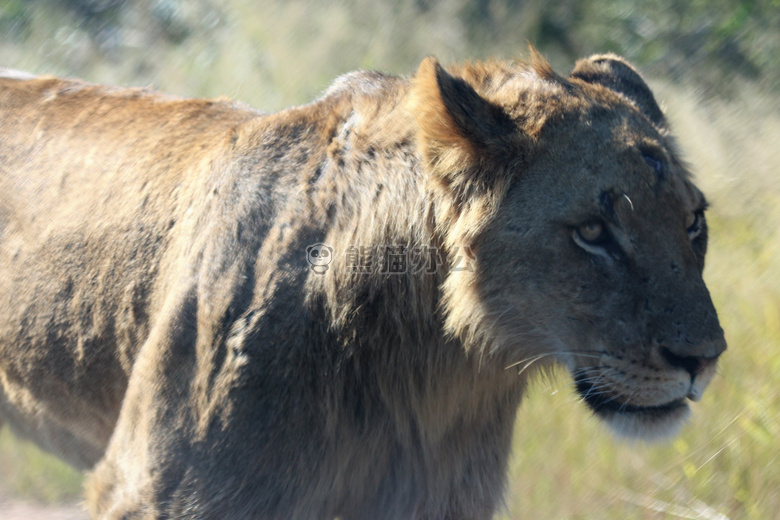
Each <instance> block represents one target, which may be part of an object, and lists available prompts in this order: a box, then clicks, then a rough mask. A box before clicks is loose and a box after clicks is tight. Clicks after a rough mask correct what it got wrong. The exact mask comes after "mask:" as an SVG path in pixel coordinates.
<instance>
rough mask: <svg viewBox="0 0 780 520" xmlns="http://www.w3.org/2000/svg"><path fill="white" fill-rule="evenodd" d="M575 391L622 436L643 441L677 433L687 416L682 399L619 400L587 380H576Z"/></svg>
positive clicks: (687, 409)
mask: <svg viewBox="0 0 780 520" xmlns="http://www.w3.org/2000/svg"><path fill="white" fill-rule="evenodd" d="M576 383H577V390H578V391H579V393H580V395H581V396H582V398H583V400H584V401H585V402H586V403H587V404H588V406H589V407H590V409H591V410H593V412H594V413H595V414H596V416H597V417H599V418H600V419H601V420H603V421H604V422H605V423H607V425H609V427H610V428H611V429H612V430H613V431H614V432H615V433H616V434H617V435H620V436H622V437H626V438H629V439H635V440H644V441H661V440H666V439H669V438H671V437H674V436H675V435H677V433H678V432H679V430H680V427H681V426H682V425H683V424H684V423H685V420H686V419H687V418H688V416H689V415H690V408H689V407H688V403H687V402H686V401H685V399H684V398H681V399H676V400H674V401H671V402H668V403H663V404H660V405H653V406H637V405H632V404H627V403H621V402H620V401H618V400H617V399H615V398H614V397H607V396H605V395H604V394H602V393H599V392H597V391H594V388H593V384H592V383H591V382H590V381H588V380H586V379H579V380H577V382H576Z"/></svg>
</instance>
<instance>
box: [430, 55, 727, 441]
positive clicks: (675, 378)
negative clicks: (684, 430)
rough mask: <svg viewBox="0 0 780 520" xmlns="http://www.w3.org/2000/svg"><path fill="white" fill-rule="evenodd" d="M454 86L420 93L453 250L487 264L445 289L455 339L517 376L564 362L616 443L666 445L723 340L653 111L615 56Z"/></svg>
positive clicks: (695, 218)
mask: <svg viewBox="0 0 780 520" xmlns="http://www.w3.org/2000/svg"><path fill="white" fill-rule="evenodd" d="M461 74H462V77H463V78H464V80H459V79H453V78H451V77H449V76H448V75H447V74H446V73H444V72H443V71H442V70H441V69H439V68H435V67H431V66H430V65H426V64H423V66H421V69H420V71H418V79H417V89H418V91H419V93H418V98H417V99H418V101H417V105H416V108H417V111H416V112H417V114H418V115H417V118H418V123H419V125H420V129H421V130H420V143H421V149H422V153H423V157H424V158H425V159H426V161H427V166H428V169H429V170H430V172H431V175H432V176H433V182H432V186H433V190H434V193H439V194H440V200H441V201H443V202H442V203H441V204H442V206H445V207H447V208H449V210H448V211H449V212H448V211H444V210H442V211H441V212H440V214H442V215H445V216H450V218H451V219H452V224H450V229H451V231H450V234H449V236H448V240H449V241H450V243H453V244H456V243H457V242H458V241H463V242H466V243H467V244H468V245H473V246H474V251H475V252H476V256H477V258H476V265H477V270H476V273H474V274H473V276H472V275H468V274H467V275H452V276H450V277H449V278H448V279H447V280H446V281H445V283H444V292H445V300H444V305H445V310H446V312H447V316H448V318H447V320H448V321H447V327H448V328H449V330H450V331H451V332H452V333H453V334H455V335H458V336H459V337H461V338H463V339H464V341H465V342H466V344H467V345H468V344H470V345H472V346H474V345H476V346H478V347H479V348H482V349H486V350H489V351H490V353H494V354H498V356H497V357H498V358H499V359H502V360H508V361H509V363H508V364H509V365H510V366H515V365H516V366H517V367H518V369H519V370H520V371H523V370H524V369H525V368H526V367H527V366H529V365H532V364H534V363H536V362H537V361H540V360H544V361H550V360H553V359H557V360H558V361H560V362H562V363H563V364H565V365H566V366H567V367H568V368H569V369H570V371H571V373H572V375H573V377H574V380H575V382H576V386H577V388H578V390H579V392H580V393H581V395H582V397H583V400H584V401H585V402H586V403H587V404H588V405H589V406H590V407H591V408H592V409H593V410H594V411H595V412H596V414H597V415H598V416H600V417H602V418H603V419H606V420H607V421H608V422H609V423H610V424H611V425H612V426H614V427H615V429H616V430H617V431H619V432H621V433H624V434H626V435H629V436H639V437H644V438H653V437H658V436H663V435H668V434H671V433H673V432H674V430H675V427H676V426H678V425H679V424H681V422H682V421H681V419H683V418H684V417H685V416H686V415H687V411H688V407H687V404H686V399H692V400H697V399H699V397H700V396H701V394H702V391H703V390H704V388H705V387H706V385H707V384H708V383H709V381H710V380H711V379H712V377H713V374H714V372H715V361H716V359H717V357H718V356H719V355H720V354H721V353H722V352H723V350H724V349H725V340H724V337H723V331H722V330H721V328H720V325H719V323H718V319H717V315H716V313H715V309H714V307H713V305H712V302H711V300H710V296H709V293H708V291H707V288H706V287H705V285H704V282H703V280H702V269H703V267H704V254H705V252H706V246H707V226H706V222H705V218H704V210H705V207H706V203H705V200H704V197H703V196H702V194H701V193H700V192H699V190H698V189H697V188H696V187H695V186H694V185H693V184H692V183H691V181H690V176H689V175H688V173H687V172H686V170H685V167H684V166H683V164H682V163H681V161H680V159H679V157H678V156H677V154H676V151H675V146H674V143H673V141H672V138H671V137H669V135H668V129H667V124H666V121H665V118H664V116H663V113H662V112H661V110H660V109H659V108H658V105H657V104H656V102H655V100H654V98H653V96H652V93H651V92H650V90H649V88H648V87H647V85H646V84H645V83H644V81H643V80H642V79H641V77H640V76H639V75H638V74H637V73H636V71H635V70H634V69H633V68H632V67H631V66H630V65H628V64H627V63H626V62H624V61H623V60H622V59H620V58H617V57H614V56H595V57H592V58H590V59H587V60H582V61H581V62H579V63H578V64H577V66H576V67H575V70H574V72H573V73H572V75H571V76H569V77H568V78H563V77H561V76H558V75H557V74H555V73H554V72H553V71H552V69H550V68H549V65H547V64H546V63H545V62H539V61H538V60H537V63H536V64H534V65H533V67H532V70H525V71H523V73H521V74H519V75H517V74H515V73H513V71H512V70H509V69H504V70H501V71H499V72H490V71H488V72H486V71H485V70H484V69H471V70H465V71H462V72H461ZM426 78H427V79H426ZM471 85H474V86H476V87H475V90H471V89H470V86H471ZM486 85H487V86H488V87H485V86H486ZM480 89H485V90H483V91H479V90H480ZM478 91H479V92H478ZM431 92H433V93H435V95H432V94H431ZM453 200H454V201H455V202H454V203H453V202H452V201H453ZM448 201H449V204H450V205H449V206H447V204H448ZM494 201H499V202H494ZM485 222H487V224H484V225H483V224H482V223H485ZM486 331H487V332H486Z"/></svg>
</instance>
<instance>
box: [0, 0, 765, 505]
mask: <svg viewBox="0 0 780 520" xmlns="http://www.w3.org/2000/svg"><path fill="white" fill-rule="evenodd" d="M527 42H532V43H533V44H534V45H536V46H537V47H538V48H539V49H540V50H541V51H542V53H543V54H544V55H546V56H547V57H548V58H549V59H550V61H551V62H552V63H553V65H554V66H555V67H556V68H557V69H558V70H560V71H561V72H565V71H568V70H570V69H571V67H572V66H573V64H574V61H575V60H576V59H577V58H578V57H582V56H586V55H588V54H592V53H596V52H606V51H611V52H616V53H618V54H622V55H623V56H626V57H627V58H629V59H630V60H631V61H632V62H634V63H635V64H636V65H637V66H638V67H639V68H640V69H641V70H642V72H643V73H644V74H645V76H646V77H647V79H648V82H649V83H650V84H651V86H652V87H653V89H654V90H655V92H656V97H657V98H658V99H659V101H661V103H662V105H663V106H664V108H665V110H666V111H667V115H668V117H669V119H670V121H671V123H672V126H673V129H674V130H675V131H676V133H677V134H678V135H679V138H680V142H681V145H682V148H683V150H684V151H685V153H686V158H687V159H688V160H689V162H690V163H691V165H692V168H693V170H694V171H695V172H696V176H697V179H698V183H699V185H700V187H702V188H703V189H704V191H705V193H706V194H707V197H708V199H710V200H711V202H712V203H713V204H712V207H711V209H710V211H709V212H708V219H709V223H710V229H711V234H712V238H711V246H710V253H709V256H708V260H707V262H708V263H707V268H706V271H705V278H706V280H707V282H708V285H709V288H710V291H711V293H712V295H713V299H714V300H715V303H716V306H717V307H718V311H719V314H720V316H721V321H722V325H723V327H724V329H725V330H726V336H727V339H728V341H729V351H728V352H727V353H726V354H725V355H724V357H723V358H722V363H721V369H720V374H719V375H718V377H717V378H716V380H715V381H714V383H713V384H712V386H711V387H710V390H709V391H708V392H707V393H706V394H705V397H704V399H703V400H702V402H700V403H697V404H695V405H694V406H693V409H694V416H693V418H692V419H691V421H690V422H689V424H688V425H687V426H686V428H685V429H684V430H683V433H682V435H681V436H680V437H678V438H677V439H675V440H673V441H671V442H669V443H666V444H660V445H645V444H641V443H626V442H625V441H621V440H616V439H615V438H614V437H613V436H612V435H611V434H610V433H609V432H607V431H606V430H605V429H604V428H603V427H602V426H601V425H600V424H599V423H598V422H597V421H596V420H595V419H594V418H593V417H591V416H590V414H589V413H588V412H587V410H586V409H585V407H584V406H582V405H581V404H580V403H579V399H578V398H577V397H576V395H575V393H574V392H572V388H571V386H572V385H571V382H570V378H569V377H568V376H567V375H565V374H557V375H555V374H553V375H552V376H551V377H549V378H546V379H543V380H540V381H538V382H537V383H536V384H535V385H534V387H533V388H532V389H531V392H530V394H529V396H528V399H527V400H526V402H525V404H524V405H523V407H522V408H521V410H520V412H519V414H518V421H517V430H516V441H515V450H514V456H513V458H512V461H511V475H510V480H509V486H508V490H507V500H506V508H505V511H504V513H503V516H501V518H502V519H503V520H507V519H520V518H525V519H531V518H533V519H634V518H636V519H667V518H668V519H678V518H703V519H719V520H723V519H771V518H777V515H778V511H780V415H779V414H780V96H779V94H780V0H743V1H735V0H582V1H575V0H546V1H543V0H477V1H466V0H401V1H398V2H389V1H388V2H383V1H381V0H341V1H335V2H322V1H319V2H318V1H314V0H225V1H217V0H187V1H185V0H0V66H7V67H12V68H17V69H23V70H27V71H30V72H35V73H39V74H54V75H65V76H71V77H80V78H84V79H87V80H89V81H92V82H98V83H111V84H119V85H127V86H151V87H152V88H155V89H159V90H164V91H167V92H169V93H172V94H178V95H182V96H228V97H231V98H235V99H238V100H241V101H244V102H246V103H248V104H250V105H253V106H255V107H257V108H260V109H263V110H267V111H271V110H278V109H281V108H283V107H285V106H288V105H292V104H299V103H304V102H306V101H308V100H310V99H312V98H313V97H316V96H317V95H318V94H319V93H320V92H322V91H323V90H324V89H325V88H327V86H328V84H329V83H330V82H331V81H332V80H333V79H334V78H335V77H336V76H338V75H339V74H342V73H344V72H347V71H350V70H354V69H359V68H364V69H365V68H368V69H379V70H383V71H388V72H393V73H399V74H410V73H412V72H414V70H415V69H416V67H417V65H418V64H419V62H420V60H421V59H422V58H423V57H424V56H426V55H429V54H433V55H436V56H437V57H438V58H439V59H440V60H441V61H443V62H449V61H462V60H468V59H479V58H483V57H488V56H490V57H499V58H516V57H523V56H525V55H526V53H527V50H526V49H527ZM5 131H13V129H5ZM82 479H83V477H82V475H80V474H79V473H77V472H75V471H73V470H71V469H70V468H68V467H67V466H65V465H64V464H62V463H60V462H58V461H57V460H55V459H54V458H52V457H50V456H48V455H46V454H44V453H42V452H40V451H39V450H37V449H36V448H35V447H33V446H31V445H30V444H28V443H27V442H25V441H24V440H22V439H19V438H16V437H14V436H13V435H12V434H11V433H10V432H9V431H8V430H7V428H6V429H5V430H3V431H2V432H0V518H2V519H4V520H11V519H12V518H29V519H34V518H47V519H54V518H62V519H64V518H73V519H77V518H78V519H83V518H85V514H84V513H83V512H81V510H80V508H79V506H78V502H79V501H80V499H81V498H80V497H81V484H82ZM74 504H75V505H74Z"/></svg>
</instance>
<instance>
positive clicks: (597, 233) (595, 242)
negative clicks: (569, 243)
mask: <svg viewBox="0 0 780 520" xmlns="http://www.w3.org/2000/svg"><path fill="white" fill-rule="evenodd" d="M571 237H572V239H573V240H574V243H575V244H577V245H578V246H580V247H581V248H582V249H584V250H585V251H587V252H588V253H590V254H592V255H597V256H602V257H604V258H609V259H615V258H619V257H620V248H619V247H618V246H617V244H616V243H615V242H614V240H612V236H611V235H610V233H609V230H607V226H605V225H604V223H603V222H599V221H597V220H591V221H589V222H586V223H585V224H581V225H579V226H577V227H576V228H574V229H573V230H572V234H571Z"/></svg>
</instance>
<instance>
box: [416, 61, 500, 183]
mask: <svg viewBox="0 0 780 520" xmlns="http://www.w3.org/2000/svg"><path fill="white" fill-rule="evenodd" d="M410 108H411V110H412V111H413V113H414V117H415V119H416V121H417V126H418V135H417V137H418V142H419V146H420V151H421V153H422V156H423V159H424V160H425V162H426V165H427V167H428V168H429V169H430V170H431V171H433V172H435V173H437V174H438V175H440V176H443V177H444V180H448V181H455V180H456V179H455V177H456V176H463V175H466V176H468V175H469V174H470V173H471V174H476V173H477V172H476V170H477V168H474V167H475V166H477V165H479V164H481V163H482V162H483V161H482V159H484V158H485V157H487V155H488V154H491V155H495V154H496V153H501V152H502V151H504V150H505V149H506V139H507V138H508V136H510V135H511V134H512V132H513V125H512V122H511V120H510V118H509V116H508V115H507V114H506V113H505V112H504V111H503V110H502V109H501V107H499V106H497V105H495V104H493V103H491V102H489V101H488V100H486V99H484V98H483V97H481V96H480V95H479V94H478V93H477V92H476V91H475V90H474V88H472V86H471V85H469V84H468V83H467V82H466V81H464V80H463V79H460V78H456V77H453V76H451V75H450V74H448V73H447V71H445V70H444V69H443V68H442V66H441V65H440V64H439V62H438V61H437V60H436V59H435V58H433V57H428V58H425V60H423V62H422V63H421V64H420V67H419V69H417V74H416V75H415V77H414V83H413V87H412V94H411V104H410ZM471 180H474V179H471Z"/></svg>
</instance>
